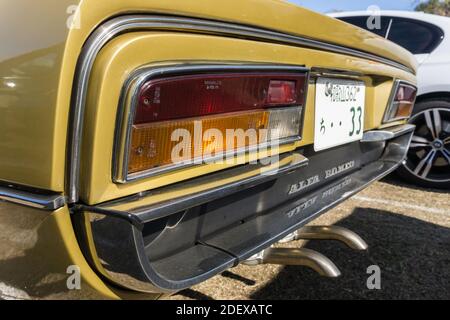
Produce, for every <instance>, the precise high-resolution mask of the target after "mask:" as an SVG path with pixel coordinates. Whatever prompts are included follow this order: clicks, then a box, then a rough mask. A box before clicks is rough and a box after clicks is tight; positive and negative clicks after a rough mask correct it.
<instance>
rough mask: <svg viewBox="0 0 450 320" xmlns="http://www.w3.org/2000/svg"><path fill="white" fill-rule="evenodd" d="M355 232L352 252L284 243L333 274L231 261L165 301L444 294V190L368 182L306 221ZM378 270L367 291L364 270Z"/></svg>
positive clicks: (449, 208)
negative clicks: (314, 255) (321, 261)
mask: <svg viewBox="0 0 450 320" xmlns="http://www.w3.org/2000/svg"><path fill="white" fill-rule="evenodd" d="M313 224H315V225H338V226H342V227H347V228H349V229H351V230H353V231H355V232H357V233H358V234H359V235H360V236H362V238H364V239H365V240H366V241H367V243H368V244H369V246H370V248H369V250H368V251H367V252H362V253H361V252H354V251H352V250H351V249H348V248H347V247H345V246H344V245H342V244H340V243H337V242H332V241H308V242H292V243H289V244H287V245H284V246H290V247H300V246H305V247H307V248H310V249H313V250H316V251H318V252H321V253H323V254H325V255H326V256H327V257H329V258H330V259H331V260H332V261H334V262H335V263H336V265H337V266H338V267H339V269H340V270H341V272H342V276H341V277H340V278H338V279H327V278H321V277H320V276H318V275H317V274H316V273H314V272H313V271H311V270H309V269H307V268H303V267H283V266H273V265H264V266H257V267H248V266H238V267H236V268H234V269H232V270H229V271H227V272H225V273H223V274H221V275H219V276H216V277H214V278H212V279H211V280H209V281H207V282H205V283H202V284H200V285H198V286H196V287H194V288H192V289H189V290H185V291H183V292H180V293H179V294H177V295H175V296H172V297H171V298H170V299H173V300H191V299H195V300H204V299H225V300H227V299H243V300H247V299H254V300H259V299H273V300H277V299H301V300H307V299H450V193H449V192H446V191H439V190H425V189H420V188H416V187H413V186H409V185H405V184H402V183H400V182H399V181H398V180H397V179H396V178H395V177H390V178H389V179H387V180H384V181H382V182H378V183H376V184H374V185H373V186H372V187H370V188H369V189H367V190H365V191H364V192H362V193H361V194H359V195H358V196H356V197H354V198H352V199H350V200H349V201H347V202H345V203H343V204H342V205H340V206H339V207H337V208H336V209H334V210H333V211H330V212H328V213H327V214H325V215H323V216H322V217H321V218H319V219H318V220H316V221H314V222H313ZM371 265H377V266H379V267H380V268H381V289H380V290H369V289H367V285H366V282H367V278H368V277H369V275H368V274H367V268H368V267H369V266H371Z"/></svg>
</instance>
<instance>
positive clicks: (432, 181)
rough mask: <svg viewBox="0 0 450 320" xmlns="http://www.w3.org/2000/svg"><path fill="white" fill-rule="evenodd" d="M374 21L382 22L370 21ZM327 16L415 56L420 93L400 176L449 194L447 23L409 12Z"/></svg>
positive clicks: (445, 19)
mask: <svg viewBox="0 0 450 320" xmlns="http://www.w3.org/2000/svg"><path fill="white" fill-rule="evenodd" d="M378 15H379V18H380V20H377V21H376V20H374V19H376V18H377V16H378ZM330 16H332V17H334V18H337V19H340V20H343V21H345V22H348V23H350V24H353V25H356V26H359V27H361V28H363V29H366V30H369V31H372V32H374V33H376V34H378V35H379V36H381V37H384V38H387V39H389V40H391V41H393V42H395V43H397V44H399V45H400V46H402V47H404V48H406V49H407V50H409V51H411V52H412V53H413V54H414V55H416V57H417V60H418V62H419V64H420V68H419V72H418V84H419V92H418V98H417V103H416V106H415V108H414V114H413V117H412V118H411V123H413V124H415V125H416V126H417V128H416V132H415V136H414V138H413V143H412V144H411V149H410V151H409V153H408V158H407V160H406V162H405V164H404V166H403V167H402V168H401V169H400V170H399V173H400V175H401V176H402V177H403V178H405V179H407V180H409V181H410V182H413V183H415V184H418V185H421V186H425V187H434V188H447V189H448V188H450V18H448V17H442V16H437V15H432V14H425V13H422V12H407V11H405V12H404V11H380V12H377V16H374V15H373V13H371V12H369V11H360V12H343V13H333V14H330ZM376 22H381V23H376Z"/></svg>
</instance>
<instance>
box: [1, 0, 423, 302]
mask: <svg viewBox="0 0 450 320" xmlns="http://www.w3.org/2000/svg"><path fill="white" fill-rule="evenodd" d="M74 2H78V3H77V4H76V5H74ZM0 7H1V17H2V19H0V24H1V25H2V27H1V28H0V30H1V32H0V34H1V40H2V41H1V43H2V44H1V49H0V296H1V297H3V298H23V299H37V298H54V299H62V298H73V299H77V298H108V299H129V298H137V299H142V298H159V297H165V296H167V295H170V294H172V293H174V292H177V291H180V290H183V289H185V288H188V287H191V286H193V285H196V284H198V283H200V282H202V281H205V280H207V279H209V278H210V277H212V276H214V275H216V274H219V273H221V272H223V271H225V270H227V269H229V268H232V267H234V266H237V265H238V264H240V263H245V264H247V265H254V264H263V263H274V264H286V265H289V264H293V265H304V266H308V267H310V268H312V269H314V270H316V271H318V272H319V273H320V274H322V275H324V276H329V277H336V276H338V275H339V274H340V272H339V270H338V269H337V267H336V266H335V265H334V264H333V263H332V262H331V261H330V260H329V259H327V258H326V257H325V256H323V255H321V254H320V253H318V252H314V251H311V250H308V249H302V248H298V249H287V248H280V247H278V246H277V247H273V246H272V245H273V244H275V243H278V242H280V241H281V242H286V241H289V240H294V239H333V240H339V241H343V242H345V243H346V244H348V245H349V246H350V247H352V248H355V249H365V248H366V247H367V245H366V244H365V242H364V241H363V240H362V239H361V238H360V237H358V236H357V235H356V234H355V233H353V232H352V231H350V230H346V229H341V228H337V227H333V226H323V227H320V226H319V227H305V225H306V224H307V223H308V222H310V221H311V220H313V219H315V218H317V217H318V216H319V215H320V214H322V213H325V212H326V211H328V210H329V209H331V208H332V207H334V206H336V205H337V204H339V203H341V202H342V201H344V200H346V199H348V198H349V197H351V196H352V195H354V194H356V193H357V192H359V191H361V190H362V189H364V188H365V187H367V186H368V185H370V184H371V183H372V182H374V181H376V180H378V179H380V178H382V177H384V176H385V175H387V174H389V173H390V172H392V171H394V170H395V169H397V167H398V166H399V165H400V164H401V163H402V161H403V160H404V159H405V156H406V152H407V150H408V147H409V145H410V142H411V139H412V135H413V132H414V126H413V125H410V124H407V120H408V118H409V117H410V114H411V111H412V108H413V105H414V102H415V98H416V76H415V74H416V68H417V65H416V60H415V58H414V56H413V55H412V54H410V53H409V52H408V51H406V50H404V49H403V48H401V47H400V46H397V45H396V44H394V43H392V42H389V41H388V40H385V39H383V38H382V37H379V36H377V35H375V34H372V33H370V32H367V31H365V30H362V29H359V28H356V27H354V26H351V25H349V24H346V23H344V22H340V21H337V20H335V19H332V18H329V17H325V16H322V15H319V14H317V13H313V12H310V11H308V10H305V9H302V8H300V7H297V6H294V5H291V4H287V3H285V2H282V1H273V0H264V1H262V0H228V1H220V2H218V1H213V0H171V1H163V0H109V1H98V0H78V1H77V0H59V1H54V0H41V1H28V0H17V1H7V2H3V3H2V4H1V6H0Z"/></svg>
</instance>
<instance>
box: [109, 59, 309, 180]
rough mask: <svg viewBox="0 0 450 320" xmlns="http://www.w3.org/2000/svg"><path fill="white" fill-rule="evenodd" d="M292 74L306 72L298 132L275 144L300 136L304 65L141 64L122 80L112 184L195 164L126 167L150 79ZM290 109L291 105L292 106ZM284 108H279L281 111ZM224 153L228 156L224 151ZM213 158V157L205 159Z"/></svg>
mask: <svg viewBox="0 0 450 320" xmlns="http://www.w3.org/2000/svg"><path fill="white" fill-rule="evenodd" d="M257 72H264V73H275V74H276V73H286V74H289V73H292V74H295V73H296V74H299V73H302V74H304V75H305V78H306V81H305V85H304V89H303V90H304V97H305V98H304V101H303V104H302V105H298V106H296V107H297V108H298V109H299V112H300V116H299V119H300V126H299V128H300V131H299V132H298V135H296V136H293V137H289V138H286V139H282V140H279V141H277V144H278V145H280V146H281V145H286V144H291V143H294V142H296V141H300V140H301V138H302V130H303V121H304V110H305V104H306V98H307V89H308V84H309V69H307V68H305V67H303V66H291V65H266V64H261V65H259V64H255V65H248V64H229V65H228V64H183V65H170V66H163V67H143V68H140V69H138V70H136V71H135V72H133V73H132V74H131V76H130V77H129V79H128V80H127V81H126V82H125V85H124V87H123V89H122V93H121V98H120V101H119V109H118V116H117V124H116V133H115V143H114V150H113V168H112V169H113V170H112V175H113V181H114V182H115V183H122V184H123V183H129V182H133V181H136V180H141V179H145V178H149V177H153V176H158V175H162V174H164V173H168V172H173V171H176V170H179V169H186V168H188V167H192V166H196V165H198V164H195V163H194V164H192V163H187V164H185V163H176V164H172V165H168V166H163V167H160V168H152V169H149V170H145V171H141V172H136V173H130V172H129V170H128V168H129V161H130V156H129V150H130V147H131V139H132V127H133V123H134V119H135V115H136V110H137V107H138V104H139V93H140V90H141V89H142V87H143V86H144V85H145V84H146V83H148V82H149V81H151V80H154V79H159V78H161V77H176V76H185V75H201V74H205V75H209V74H214V73H257ZM291 108H292V107H291ZM282 109H283V108H279V110H282ZM268 145H269V144H267V145H264V144H258V145H257V146H255V147H247V148H243V149H239V150H235V151H233V154H232V155H234V156H239V155H242V154H247V153H251V152H255V151H257V150H258V148H263V147H267V146H268ZM226 156H229V155H228V154H226ZM207 160H208V161H214V158H209V159H207Z"/></svg>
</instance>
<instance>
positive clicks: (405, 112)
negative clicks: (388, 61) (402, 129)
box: [384, 82, 417, 122]
mask: <svg viewBox="0 0 450 320" xmlns="http://www.w3.org/2000/svg"><path fill="white" fill-rule="evenodd" d="M394 90H395V92H394V96H393V98H392V99H391V100H392V101H391V104H390V106H389V108H388V110H387V112H386V115H385V118H384V122H393V121H398V120H403V119H408V118H409V117H410V116H411V113H412V111H413V108H414V103H415V101H416V96H417V88H416V87H414V86H412V85H410V84H407V83H403V82H397V85H396V86H395V88H394Z"/></svg>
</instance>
